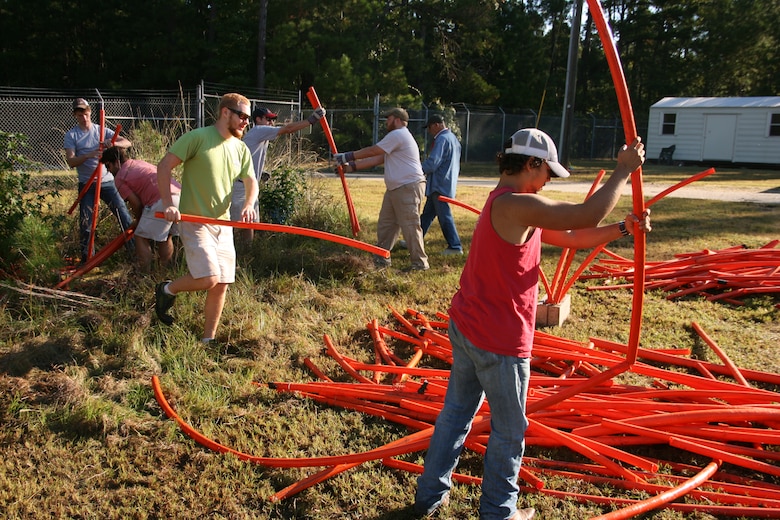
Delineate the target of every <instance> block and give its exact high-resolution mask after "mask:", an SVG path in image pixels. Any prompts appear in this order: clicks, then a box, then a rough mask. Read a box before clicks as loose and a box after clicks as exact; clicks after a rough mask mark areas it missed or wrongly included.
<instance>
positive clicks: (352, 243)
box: [154, 211, 390, 258]
mask: <svg viewBox="0 0 780 520" xmlns="http://www.w3.org/2000/svg"><path fill="white" fill-rule="evenodd" d="M154 216H155V217H157V218H165V214H164V213H162V212H161V211H158V212H156V213H155V214H154ZM181 220H182V221H183V222H194V223H196V224H211V225H214V226H230V227H234V228H241V229H254V230H256V231H272V232H276V233H290V234H293V235H303V236H307V237H312V238H318V239H320V240H327V241H329V242H336V243H337V244H342V245H345V246H349V247H354V248H355V249H361V250H363V251H367V252H369V253H372V254H374V255H377V256H381V257H383V258H390V251H388V250H387V249H382V248H381V247H377V246H375V245H372V244H367V243H365V242H361V241H359V240H355V239H352V238H349V237H343V236H341V235H336V234H333V233H328V232H327V231H319V230H316V229H309V228H303V227H298V226H286V225H283V224H268V223H266V222H235V221H232V220H222V219H218V218H209V217H201V216H198V215H187V214H182V215H181Z"/></svg>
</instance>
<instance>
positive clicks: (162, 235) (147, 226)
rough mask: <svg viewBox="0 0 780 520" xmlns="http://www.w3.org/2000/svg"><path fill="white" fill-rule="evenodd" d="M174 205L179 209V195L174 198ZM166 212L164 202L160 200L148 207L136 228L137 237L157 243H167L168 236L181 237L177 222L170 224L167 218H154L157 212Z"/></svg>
mask: <svg viewBox="0 0 780 520" xmlns="http://www.w3.org/2000/svg"><path fill="white" fill-rule="evenodd" d="M173 205H174V206H176V207H177V208H178V207H179V195H178V194H177V195H174V196H173ZM158 211H159V212H163V211H165V207H164V206H163V203H162V200H158V201H157V202H155V203H154V204H152V205H151V206H146V207H145V208H144V210H143V212H142V213H141V220H139V221H138V225H137V226H136V227H135V236H138V237H141V238H146V239H149V240H154V241H155V242H165V241H166V240H168V236H169V235H170V236H175V237H177V236H179V225H178V224H177V223H175V222H169V221H167V220H165V218H157V217H155V216H154V214H155V213H156V212H158Z"/></svg>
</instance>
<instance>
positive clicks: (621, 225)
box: [618, 220, 631, 237]
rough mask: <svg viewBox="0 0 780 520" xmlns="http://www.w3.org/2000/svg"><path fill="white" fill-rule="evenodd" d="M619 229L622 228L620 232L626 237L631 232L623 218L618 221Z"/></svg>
mask: <svg viewBox="0 0 780 520" xmlns="http://www.w3.org/2000/svg"><path fill="white" fill-rule="evenodd" d="M618 229H619V230H620V234H621V235H623V236H624V237H627V236H628V235H630V234H631V233H629V232H628V229H627V228H626V221H625V220H621V221H620V222H618Z"/></svg>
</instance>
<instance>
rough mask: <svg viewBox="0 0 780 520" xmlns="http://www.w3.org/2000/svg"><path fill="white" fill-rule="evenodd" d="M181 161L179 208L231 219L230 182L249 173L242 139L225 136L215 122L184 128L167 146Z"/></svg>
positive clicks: (193, 212)
mask: <svg viewBox="0 0 780 520" xmlns="http://www.w3.org/2000/svg"><path fill="white" fill-rule="evenodd" d="M168 151H169V152H170V153H172V154H174V155H175V156H176V157H178V158H179V159H181V160H182V162H183V163H184V170H183V172H182V179H181V180H182V182H181V199H180V201H179V210H180V211H181V212H182V213H186V214H190V215H200V216H202V217H210V218H219V219H225V220H229V219H230V195H231V193H232V191H233V183H234V182H235V181H236V180H238V179H243V178H244V177H248V176H249V175H251V174H252V155H251V154H250V152H249V148H247V147H246V144H244V142H243V141H242V140H241V139H236V138H235V137H231V138H230V139H225V138H224V137H222V135H221V134H220V133H219V130H217V129H216V127H214V126H207V127H204V128H198V129H195V130H192V131H191V132H187V133H186V134H184V135H183V136H181V137H180V138H179V139H177V140H176V142H175V143H173V146H171V147H170V149H169V150H168Z"/></svg>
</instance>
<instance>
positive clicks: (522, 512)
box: [510, 507, 536, 520]
mask: <svg viewBox="0 0 780 520" xmlns="http://www.w3.org/2000/svg"><path fill="white" fill-rule="evenodd" d="M535 515H536V510H535V509H534V508H533V507H526V508H525V509H518V510H517V511H515V514H513V515H512V518H511V519H510V520H531V519H532V518H533V517H534V516H535Z"/></svg>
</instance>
